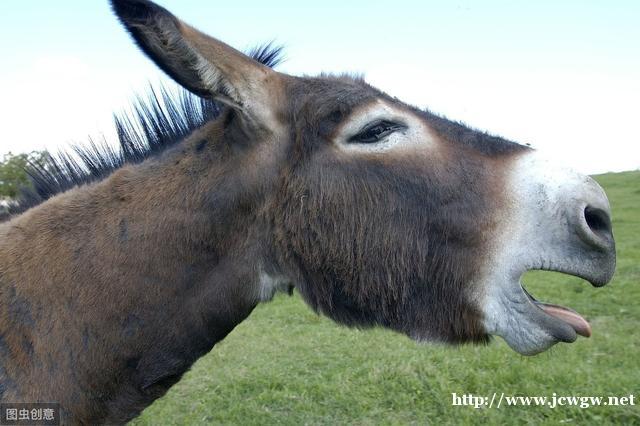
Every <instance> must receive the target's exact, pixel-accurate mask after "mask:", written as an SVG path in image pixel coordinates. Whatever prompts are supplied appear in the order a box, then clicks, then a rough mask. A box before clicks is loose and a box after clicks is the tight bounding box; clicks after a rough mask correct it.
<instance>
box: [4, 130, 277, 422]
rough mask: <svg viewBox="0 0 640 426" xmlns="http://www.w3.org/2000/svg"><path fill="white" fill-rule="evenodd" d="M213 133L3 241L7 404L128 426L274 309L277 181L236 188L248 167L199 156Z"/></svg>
mask: <svg viewBox="0 0 640 426" xmlns="http://www.w3.org/2000/svg"><path fill="white" fill-rule="evenodd" d="M216 133H218V132H217V130H216V127H212V128H209V129H204V130H203V131H201V132H200V133H197V134H195V135H193V137H191V138H189V139H188V140H187V141H185V143H183V144H181V145H180V146H178V147H176V148H174V149H172V150H170V151H168V152H166V153H164V154H162V155H161V156H160V157H157V158H152V159H150V160H148V161H146V162H144V163H142V164H140V165H137V166H128V167H125V168H123V169H121V170H118V171H117V172H116V173H114V174H113V175H112V176H110V177H109V178H108V179H106V180H104V181H102V182H99V183H97V184H94V185H90V186H87V187H82V188H77V189H75V190H73V191H70V192H68V193H65V194H62V195H60V196H58V197H55V198H53V199H51V200H49V201H48V202H46V203H44V204H42V205H40V206H38V207H36V208H34V209H32V210H30V211H28V212H26V213H24V214H23V215H21V216H19V217H17V218H15V219H14V220H12V221H10V222H8V223H6V224H4V225H3V227H0V241H2V242H0V261H1V262H0V265H2V266H0V268H2V269H0V285H1V286H2V288H1V291H0V294H1V295H2V298H3V299H4V300H2V301H1V303H0V312H1V313H2V316H1V317H0V319H1V321H0V336H2V335H4V336H5V338H4V339H5V341H6V342H7V346H8V349H9V350H8V351H0V357H2V358H3V359H2V361H3V364H4V365H5V369H4V371H0V373H2V374H4V373H6V374H5V375H4V377H3V375H2V374H0V380H3V381H4V382H5V383H4V384H5V387H7V388H8V390H7V393H6V395H5V396H4V397H3V398H5V397H6V398H14V399H16V398H17V399H19V400H24V401H35V400H47V401H51V400H53V401H59V402H60V403H61V404H62V406H63V407H66V408H67V409H68V410H69V411H70V412H73V413H74V415H75V418H74V419H73V420H76V421H86V422H90V423H93V422H96V421H99V422H102V421H107V422H122V421H126V420H127V419H129V418H131V417H133V416H135V415H137V414H138V413H139V411H141V410H142V409H143V408H144V407H145V406H146V405H148V404H149V403H151V402H152V401H153V400H154V399H156V398H157V397H159V396H161V395H162V394H164V392H165V391H166V390H167V389H168V388H169V387H170V386H171V385H172V384H173V383H175V382H176V381H177V380H178V379H179V378H180V376H181V375H182V374H183V373H184V372H185V371H186V370H187V369H188V368H189V367H190V366H191V364H192V363H193V362H194V361H195V360H196V359H197V358H199V357H200V356H202V355H203V354H205V353H206V352H208V351H209V350H210V349H211V348H212V347H213V345H214V344H215V343H216V342H218V341H219V340H221V339H222V338H224V337H225V336H226V335H227V334H228V333H229V332H230V331H231V330H232V329H233V328H234V327H235V325H237V324H238V323H239V322H241V321H242V320H243V319H245V318H246V317H247V316H248V315H249V314H250V312H251V311H252V309H253V308H254V307H255V305H256V304H257V303H258V302H259V301H260V300H261V299H265V298H268V295H265V291H264V289H261V288H260V285H261V284H262V285H263V286H264V284H265V282H264V280H265V277H271V278H273V274H272V272H271V271H270V270H269V269H268V268H267V270H265V268H264V265H270V264H271V263H270V260H269V257H270V256H269V253H268V250H266V249H265V247H268V245H267V244H265V241H267V238H268V233H269V229H268V226H267V222H268V221H267V220H265V219H264V218H263V217H262V215H261V214H260V210H261V209H260V202H261V201H260V200H261V197H262V189H261V187H264V185H267V182H268V179H265V176H263V175H260V174H259V173H258V172H257V171H256V168H255V167H254V169H253V172H252V175H250V176H248V177H247V176H243V175H240V172H239V170H247V168H246V167H244V165H243V164H240V163H241V162H243V161H250V158H251V155H249V156H243V159H239V158H236V157H237V156H235V155H234V154H233V153H231V152H228V151H226V148H225V147H224V146H223V145H220V146H214V147H211V146H204V147H203V145H209V144H211V143H212V142H211V141H210V140H209V139H208V138H210V136H211V135H212V134H216ZM218 134H219V133H218ZM256 155H258V154H256ZM247 158H248V159H247ZM251 179H253V180H256V181H260V182H261V184H260V185H256V184H255V182H252V181H251ZM267 284H273V283H269V282H267ZM54 295H55V296H54ZM10 306H23V307H25V309H23V311H24V312H21V314H22V315H21V316H16V315H13V314H15V313H11V312H8V311H7V309H8V307H10ZM0 343H2V341H0ZM0 349H2V347H0ZM43 378H46V380H45V379H43ZM7 383H9V384H12V386H7ZM43 383H44V384H45V385H43ZM0 389H2V387H1V386H0ZM0 396H2V395H0Z"/></svg>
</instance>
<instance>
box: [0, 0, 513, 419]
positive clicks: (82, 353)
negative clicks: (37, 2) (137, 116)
mask: <svg viewBox="0 0 640 426" xmlns="http://www.w3.org/2000/svg"><path fill="white" fill-rule="evenodd" d="M115 3H118V2H115ZM120 3H136V4H138V3H140V4H142V5H143V6H149V5H150V2H144V1H143V2H135V1H134V2H120ZM156 12H157V11H156ZM158 13H159V12H158ZM124 20H125V21H126V18H124ZM182 28H186V27H182ZM198 34H199V33H193V32H192V30H191V29H189V30H186V31H185V34H184V35H185V37H187V39H189V40H196V41H193V45H195V46H199V45H201V44H203V43H209V44H212V43H213V44H212V45H210V46H209V48H208V49H207V48H206V46H205V45H203V46H202V48H201V49H200V50H201V51H203V52H205V53H203V54H204V55H205V56H206V57H207V58H219V57H220V56H222V58H223V59H222V62H223V63H224V64H225V65H224V66H222V67H221V69H222V70H223V71H224V69H225V67H230V68H229V69H230V70H232V71H229V72H224V76H225V78H227V79H228V80H229V81H230V82H232V83H233V84H236V87H238V86H237V85H238V84H240V83H238V81H239V80H242V79H243V78H245V77H246V76H247V75H254V74H253V71H246V70H244V71H243V68H244V67H245V66H248V67H249V68H250V69H251V70H253V69H254V68H252V67H253V65H252V64H251V63H250V62H249V61H248V60H245V59H242V58H243V57H241V56H239V54H238V53H237V52H236V51H234V50H232V49H231V48H229V47H228V46H226V45H222V44H217V43H218V42H217V41H215V40H213V39H208V41H203V40H204V39H202V38H201V36H200V35H198ZM155 60H156V61H158V60H160V59H157V58H156V59H155ZM212 60H214V59H212ZM237 61H239V62H238V63H240V64H241V65H238V66H237V67H236V62H237ZM246 64H249V65H246ZM255 75H259V77H255V76H254V77H250V78H249V82H248V83H247V86H248V88H242V87H240V89H238V90H239V91H240V92H241V93H242V94H243V96H246V95H247V94H249V93H254V92H255V91H256V90H257V92H258V98H257V99H251V100H250V101H249V98H246V97H238V98H235V97H230V96H231V95H229V93H221V94H219V96H220V97H222V98H225V99H224V100H225V101H226V102H227V103H228V104H230V105H232V108H230V109H228V110H226V112H225V113H224V114H223V116H222V117H220V119H219V120H217V121H215V122H212V123H209V124H207V125H206V126H204V127H203V128H202V129H200V130H199V131H197V132H195V133H194V134H193V135H191V136H190V137H189V138H188V139H187V140H185V141H184V142H183V143H181V144H179V145H177V146H176V147H175V148H172V149H170V150H168V151H166V152H164V153H162V154H161V155H160V156H157V157H153V158H151V159H149V160H147V161H145V162H143V163H142V164H139V165H133V166H126V167H124V168H122V169H120V170H118V171H117V172H115V173H114V174H112V175H111V176H110V177H109V178H107V179H105V180H103V181H101V182H98V183H95V184H92V185H88V186H84V187H80V188H76V189H73V190H71V191H68V192H66V193H64V194H61V195H58V196H56V197H54V198H52V199H50V200H49V201H47V202H45V203H43V204H41V205H39V206H37V207H35V208H33V209H31V210H28V211H27V212H25V213H23V214H21V215H19V216H17V217H15V218H13V219H12V220H10V221H9V222H7V223H5V224H1V225H0V359H1V360H2V368H1V369H0V397H1V399H2V400H3V401H57V402H60V404H61V406H62V407H63V410H64V416H65V417H64V421H65V422H68V423H85V424H89V423H97V422H109V423H112V422H115V423H120V422H124V421H127V420H128V419H130V418H132V417H133V416H135V415H137V414H138V413H139V412H140V411H141V410H142V409H143V408H144V407H145V406H147V405H148V404H150V403H151V402H152V401H153V400H154V399H156V398H157V397H159V396H161V395H162V394H164V392H165V391H166V390H167V389H168V388H169V387H170V386H171V385H172V384H173V383H175V382H176V381H177V380H179V379H180V377H181V375H182V374H183V373H184V372H185V371H186V370H187V369H188V368H189V367H190V366H191V364H192V363H193V362H194V361H195V360H196V359H197V358H198V357H200V356H202V355H203V354H205V353H207V352H208V351H209V350H210V349H211V348H212V347H213V345H214V344H215V343H216V342H218V341H220V340H221V339H222V338H224V337H225V336H226V334H227V333H229V332H230V331H231V330H232V329H233V327H234V326H235V325H237V324H238V323H239V322H241V321H242V320H243V319H244V318H246V317H247V316H248V315H249V314H250V313H251V311H252V309H253V308H254V307H255V306H256V305H257V303H258V302H259V301H260V299H261V289H260V281H259V276H260V274H261V271H267V272H274V273H275V272H278V273H279V274H282V275H284V276H287V277H289V279H290V280H291V284H292V285H295V286H296V287H297V288H298V289H299V291H300V293H301V294H302V296H303V297H304V299H305V300H306V301H307V302H308V303H309V304H310V305H311V306H312V307H313V308H314V309H317V310H318V311H320V312H322V313H324V314H326V315H328V316H330V317H331V318H333V319H335V320H336V321H338V322H340V323H345V324H349V325H355V326H372V325H381V326H386V327H389V328H392V329H394V330H398V331H401V332H403V333H406V334H408V335H410V336H413V337H415V338H418V339H432V340H441V341H447V342H454V343H461V342H468V341H475V342H483V341H486V339H487V338H488V336H487V335H486V333H485V332H484V330H483V329H482V326H481V324H480V317H479V310H478V306H477V305H476V303H475V302H474V298H473V291H474V289H473V288H472V287H469V285H470V283H472V282H473V281H474V278H475V277H476V275H477V274H478V271H479V265H480V262H481V260H482V255H483V253H484V249H485V248H486V246H487V243H488V241H489V240H490V238H491V234H492V230H493V229H495V227H496V226H497V224H496V223H495V221H494V220H493V218H492V217H493V216H492V212H493V211H495V209H497V208H499V207H500V205H501V191H502V188H501V183H500V182H501V179H500V178H501V173H502V170H503V167H504V164H507V163H508V162H509V161H510V159H511V158H512V157H513V156H514V155H516V154H518V153H519V152H522V151H523V150H524V149H525V148H523V147H521V146H519V145H516V144H513V143H510V142H508V141H504V140H502V139H499V138H493V137H490V136H487V135H484V134H481V133H477V132H474V131H472V130H469V129H467V128H464V127H462V126H460V125H457V124H455V123H450V122H448V121H445V120H443V119H441V118H439V117H436V116H434V115H432V114H430V113H428V112H423V111H418V110H415V109H413V108H411V107H408V106H406V105H403V104H401V103H400V102H399V101H397V100H394V99H391V98H389V97H388V96H386V95H384V94H383V93H381V92H379V91H378V90H376V89H374V88H372V87H370V86H368V85H367V84H366V83H364V82H363V81H361V80H358V79H352V78H347V77H340V78H336V77H330V76H322V77H319V78H295V77H290V76H285V75H283V74H276V73H273V72H270V71H266V70H264V69H262V68H259V71H258V73H257V74H255ZM189 78H193V76H189ZM179 82H180V80H179ZM196 84H197V82H196V83H194V82H193V81H192V82H191V83H189V84H185V85H186V86H187V87H189V86H190V85H191V86H194V85H196ZM258 84H259V88H258V89H256V87H257V86H256V85H258ZM240 86H241V85H240ZM197 90H204V89H203V88H198V89H197ZM374 99H384V100H385V101H386V102H388V103H390V104H394V105H396V106H397V108H399V109H401V110H403V111H405V112H406V113H407V114H413V115H415V116H417V117H419V119H420V120H422V121H423V123H424V124H425V125H426V126H427V127H428V128H429V129H431V130H432V131H433V132H434V134H436V135H438V138H437V144H438V149H437V151H438V156H436V157H435V159H434V157H433V156H432V155H430V152H429V151H428V150H424V151H415V152H413V151H412V152H409V153H404V154H402V153H398V154H388V155H386V156H376V155H362V156H351V157H349V156H346V155H344V153H342V152H340V151H339V150H338V149H337V148H336V146H335V145H334V143H333V142H332V137H334V136H335V133H336V130H337V128H338V127H339V126H340V125H341V124H342V123H343V122H344V120H348V119H349V116H350V114H352V113H353V111H354V110H355V109H357V108H358V107H359V106H362V105H365V104H367V103H368V102H371V101H372V100H374ZM251 102H255V103H254V104H252V103H251ZM265 108H266V109H268V111H267V112H268V113H265V111H264V109H265ZM203 141H206V143H205V144H204V145H203ZM203 146H204V148H203ZM436 159H437V161H435V160H436Z"/></svg>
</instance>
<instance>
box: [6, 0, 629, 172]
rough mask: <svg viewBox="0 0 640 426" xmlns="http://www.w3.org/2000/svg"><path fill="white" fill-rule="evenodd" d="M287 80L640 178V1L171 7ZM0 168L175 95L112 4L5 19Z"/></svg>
mask: <svg viewBox="0 0 640 426" xmlns="http://www.w3.org/2000/svg"><path fill="white" fill-rule="evenodd" d="M159 3H160V4H162V5H163V6H164V7H166V8H167V9H169V10H170V11H172V12H173V13H174V14H175V15H177V16H178V17H180V18H181V19H183V20H184V21H186V22H188V23H190V24H192V25H193V26H195V27H197V28H199V29H200V30H202V31H204V32H206V33H208V34H210V35H212V36H214V37H216V38H218V39H220V40H223V41H225V42H226V43H228V44H230V45H232V46H234V47H236V48H239V49H241V50H247V49H249V48H251V47H253V46H255V45H257V44H260V43H263V42H267V41H275V42H276V43H278V44H282V45H284V47H285V57H286V61H285V62H284V63H283V64H282V65H280V66H278V68H277V69H278V70H279V71H282V72H287V73H290V74H294V75H303V74H306V75H315V74H319V73H320V72H323V71H324V72H333V73H341V72H349V73H357V74H362V75H364V77H365V79H366V80H367V81H368V82H369V83H370V84H372V85H374V86H376V87H378V88H379V89H381V90H383V91H385V92H387V93H389V94H391V95H393V96H397V97H398V98H400V99H401V100H403V101H405V102H408V103H410V104H413V105H416V106H419V107H421V108H428V109H429V110H431V111H433V112H436V113H439V114H442V115H445V116H447V117H448V118H451V119H455V120H459V121H463V122H465V123H467V124H468V125H471V126H473V127H475V128H479V129H482V130H487V131H489V132H490V133H493V134H497V135H500V136H503V137H506V138H509V139H512V140H515V141H517V142H521V143H529V144H531V145H532V146H533V147H535V148H537V149H539V150H540V151H543V152H544V153H546V155H548V156H550V157H553V158H554V159H556V160H557V161H559V162H562V163H564V164H567V165H569V166H571V167H573V168H575V169H577V170H579V171H581V172H583V173H601V172H606V171H622V170H631V169H637V168H640V132H639V131H638V129H637V127H638V124H640V24H638V23H639V22H640V2H639V1H616V0H612V1H604V0H601V1H594V0H591V1H589V0H583V1H571V0H563V1H558V0H555V1H550V0H538V1H470V0H461V1H457V0H453V1H439V2H435V1H410V0H394V1H376V0H369V1H345V0H341V1H334V0H323V1H321V2H304V1H300V0H298V1H275V0H272V1H268V2H267V1H256V0H246V1H243V0H237V1H233V2H229V1H224V2H223V1H216V0H161V1H159ZM0 40H3V42H2V43H1V44H0V61H1V62H0V64H1V65H2V66H0V96H1V99H2V100H1V101H0V125H1V127H2V133H1V134H0V154H2V153H5V152H8V151H12V152H14V153H16V152H27V151H31V150H36V149H44V148H46V149H48V150H50V151H56V150H58V149H64V148H65V147H67V146H69V145H70V144H78V143H80V144H81V143H84V142H85V141H87V140H88V138H89V137H92V138H98V139H99V138H101V137H102V136H104V137H106V138H107V139H108V140H114V137H115V136H114V131H113V124H112V116H113V113H119V112H122V111H125V110H127V108H128V106H129V105H130V103H131V101H132V100H133V98H134V96H135V95H136V94H140V93H144V92H145V91H146V90H147V88H148V85H149V83H152V84H157V83H161V82H168V78H167V77H165V76H164V75H163V74H162V72H161V71H159V70H158V69H157V68H156V67H155V66H154V65H153V64H152V63H151V61H149V60H148V59H146V58H145V57H144V56H143V55H142V54H141V53H140V52H139V51H138V50H137V48H136V47H135V46H134V44H133V43H132V42H131V40H130V39H129V37H128V35H127V34H126V33H125V31H124V30H123V29H122V28H121V27H120V24H119V23H118V22H117V20H116V19H115V17H114V16H113V15H112V13H111V11H110V8H109V5H108V2H107V1H106V0H56V1H51V0H23V1H19V2H15V1H11V2H9V1H5V2H2V4H1V5H0Z"/></svg>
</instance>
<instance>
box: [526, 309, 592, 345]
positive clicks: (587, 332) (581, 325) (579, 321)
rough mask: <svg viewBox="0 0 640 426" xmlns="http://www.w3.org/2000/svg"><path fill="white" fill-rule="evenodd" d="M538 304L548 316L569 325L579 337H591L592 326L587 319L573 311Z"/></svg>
mask: <svg viewBox="0 0 640 426" xmlns="http://www.w3.org/2000/svg"><path fill="white" fill-rule="evenodd" d="M536 304H537V305H538V306H539V307H540V308H541V309H542V310H543V311H545V312H546V313H547V314H549V315H551V316H552V317H556V318H558V319H560V320H562V321H564V322H566V323H567V324H569V325H570V326H571V327H573V329H574V330H575V331H576V333H578V334H579V335H581V336H584V337H589V336H591V326H590V325H589V323H588V322H587V320H586V319H584V318H583V317H582V316H581V315H580V314H579V313H577V312H576V311H574V310H573V309H569V308H565V307H564V306H559V305H552V304H550V303H541V302H536Z"/></svg>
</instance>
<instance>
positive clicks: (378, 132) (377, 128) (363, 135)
mask: <svg viewBox="0 0 640 426" xmlns="http://www.w3.org/2000/svg"><path fill="white" fill-rule="evenodd" d="M404 128H405V126H404V125H402V124H399V123H394V122H393V121H387V120H381V121H376V122H373V123H371V124H369V125H368V126H367V127H365V128H364V129H363V130H362V131H360V133H358V134H357V135H355V136H352V137H350V138H349V142H352V143H374V142H378V141H380V140H382V139H383V138H384V137H385V136H387V135H390V134H391V133H393V132H395V131H398V130H400V129H404Z"/></svg>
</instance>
